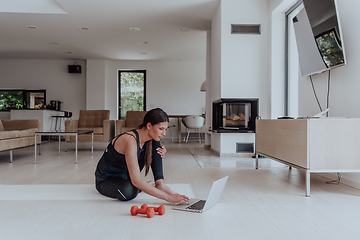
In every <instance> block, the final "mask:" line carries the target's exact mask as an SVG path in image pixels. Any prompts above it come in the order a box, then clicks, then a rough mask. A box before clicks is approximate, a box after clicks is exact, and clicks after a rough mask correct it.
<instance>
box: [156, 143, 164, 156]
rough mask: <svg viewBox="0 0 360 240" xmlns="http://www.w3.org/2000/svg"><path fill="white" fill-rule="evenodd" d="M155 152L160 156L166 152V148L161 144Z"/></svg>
mask: <svg viewBox="0 0 360 240" xmlns="http://www.w3.org/2000/svg"><path fill="white" fill-rule="evenodd" d="M156 152H157V153H158V154H159V155H160V157H162V158H163V157H164V155H165V153H166V148H165V146H164V145H162V146H161V148H157V149H156Z"/></svg>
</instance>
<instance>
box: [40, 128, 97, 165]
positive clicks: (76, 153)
mask: <svg viewBox="0 0 360 240" xmlns="http://www.w3.org/2000/svg"><path fill="white" fill-rule="evenodd" d="M90 133H91V155H93V154H94V132H93V131H92V130H86V131H73V132H35V164H36V148H37V136H59V156H60V142H61V136H75V139H76V140H75V164H77V156H78V135H79V134H90ZM66 151H67V149H66V140H65V152H66ZM39 155H41V143H40V145H39Z"/></svg>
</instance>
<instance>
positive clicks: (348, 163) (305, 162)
mask: <svg viewBox="0 0 360 240" xmlns="http://www.w3.org/2000/svg"><path fill="white" fill-rule="evenodd" d="M359 146H360V119H358V118H310V119H259V120H257V121H256V156H257V158H256V168H258V154H260V155H264V156H267V157H270V158H272V159H274V160H277V161H279V162H282V163H284V164H287V165H289V166H292V167H296V168H299V169H303V170H305V171H306V196H310V173H312V172H360V159H359V156H360V147H359Z"/></svg>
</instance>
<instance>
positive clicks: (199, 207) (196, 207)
mask: <svg viewBox="0 0 360 240" xmlns="http://www.w3.org/2000/svg"><path fill="white" fill-rule="evenodd" d="M205 203H206V201H205V200H200V201H198V202H196V203H194V204H192V205H190V206H188V207H187V208H186V209H192V210H202V209H203V208H204V206H205Z"/></svg>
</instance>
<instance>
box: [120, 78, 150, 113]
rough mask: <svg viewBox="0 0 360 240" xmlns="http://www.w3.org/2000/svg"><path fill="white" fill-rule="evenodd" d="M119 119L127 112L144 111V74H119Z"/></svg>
mask: <svg viewBox="0 0 360 240" xmlns="http://www.w3.org/2000/svg"><path fill="white" fill-rule="evenodd" d="M120 84H121V93H120V94H121V117H122V118H124V117H125V116H126V112H127V111H143V110H144V74H143V73H137V72H121V75H120Z"/></svg>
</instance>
